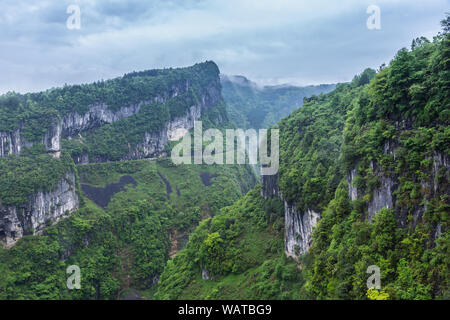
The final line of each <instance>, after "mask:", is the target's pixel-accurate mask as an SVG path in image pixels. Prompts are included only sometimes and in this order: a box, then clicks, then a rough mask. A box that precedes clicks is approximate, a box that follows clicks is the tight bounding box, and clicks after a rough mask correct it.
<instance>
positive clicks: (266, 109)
mask: <svg viewBox="0 0 450 320" xmlns="http://www.w3.org/2000/svg"><path fill="white" fill-rule="evenodd" d="M220 80H221V84H222V92H223V97H224V99H225V101H226V105H227V107H226V108H227V113H228V117H229V118H230V120H231V121H233V122H234V123H235V124H236V125H237V126H238V127H239V128H243V129H248V128H252V129H261V128H268V127H270V126H271V125H274V124H276V123H277V122H278V121H279V120H280V119H281V118H284V117H286V116H288V115H289V114H290V113H291V112H292V111H294V110H295V109H298V108H300V107H301V106H302V104H303V98H308V97H310V96H312V95H318V94H320V93H327V92H330V91H331V90H333V89H334V87H335V85H334V84H322V85H318V86H307V87H296V86H292V85H279V86H259V85H257V84H256V83H254V82H252V81H250V80H248V79H247V78H245V77H243V76H227V75H221V76H220Z"/></svg>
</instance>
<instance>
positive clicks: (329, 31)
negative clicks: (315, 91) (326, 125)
mask: <svg viewBox="0 0 450 320" xmlns="http://www.w3.org/2000/svg"><path fill="white" fill-rule="evenodd" d="M373 5H375V6H377V8H379V13H380V14H379V19H375V20H374V19H372V18H373V11H369V13H368V11H367V9H368V7H369V6H373ZM73 6H77V7H76V8H79V13H80V15H79V18H80V19H79V22H80V23H79V25H77V24H76V23H77V20H76V19H74V18H77V17H78V16H77V15H76V14H75V15H74V13H76V11H73V10H72V9H71V8H73ZM68 9H70V10H68ZM445 12H450V0H422V1H418V0H416V1H415V0H409V1H408V0H369V1H365V0H315V1H312V0H308V1H303V0H272V1H268V0H220V1H219V0H185V1H181V0H172V1H167V0H164V1H162V0H98V1H93V0H0V70H1V77H0V93H5V92H8V91H16V92H22V93H23V92H32V91H33V92H34V91H41V90H46V89H48V88H52V87H58V86H62V85H64V84H80V83H87V82H93V81H97V80H101V79H105V80H106V79H110V78H114V77H117V76H121V75H123V74H124V73H128V72H132V71H140V70H147V69H155V68H164V67H183V66H189V65H192V64H195V63H198V62H202V61H206V60H213V61H215V62H216V63H217V65H218V66H219V68H220V70H221V73H223V74H228V75H244V76H246V77H248V78H249V79H251V80H253V81H255V82H257V83H259V84H261V85H268V84H272V85H275V84H284V83H290V84H295V85H310V84H320V83H336V82H345V81H350V80H351V79H352V78H353V76H354V75H355V74H358V73H360V72H362V71H363V70H364V69H365V68H367V67H371V68H374V69H376V68H378V67H379V66H380V65H381V64H382V63H388V62H389V61H390V60H391V59H392V58H393V57H394V56H395V53H396V52H397V51H398V50H399V49H401V48H402V47H409V46H410V44H411V41H412V39H414V38H416V37H419V36H426V37H428V38H430V39H432V37H433V36H434V35H436V34H437V33H438V32H439V31H440V29H441V28H440V23H439V22H440V20H442V19H443V18H444V16H445ZM371 16H372V18H371ZM367 20H369V22H371V25H373V23H374V22H378V21H379V27H380V28H379V29H373V28H368V26H367ZM68 26H69V27H68ZM74 26H75V27H78V26H79V28H74Z"/></svg>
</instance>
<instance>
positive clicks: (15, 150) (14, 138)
mask: <svg viewBox="0 0 450 320" xmlns="http://www.w3.org/2000/svg"><path fill="white" fill-rule="evenodd" d="M24 127H25V125H24V124H21V125H20V126H19V128H18V129H16V130H14V131H13V132H0V158H1V157H7V156H8V155H11V154H15V155H19V154H20V153H21V152H22V150H23V149H24V148H30V147H31V146H32V145H33V144H34V143H33V142H30V141H27V139H26V138H25V137H24V134H23V130H24ZM38 143H41V144H43V145H44V147H45V149H46V150H47V151H48V152H50V153H54V154H55V155H56V156H57V157H59V154H58V152H59V151H60V150H61V122H60V121H59V120H58V119H57V118H53V119H52V125H51V127H50V129H49V130H48V131H47V132H46V133H45V134H44V135H43V137H42V138H41V139H40V141H38Z"/></svg>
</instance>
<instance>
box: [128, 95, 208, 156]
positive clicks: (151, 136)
mask: <svg viewBox="0 0 450 320" xmlns="http://www.w3.org/2000/svg"><path fill="white" fill-rule="evenodd" d="M204 107H205V106H203V105H201V104H200V105H195V106H192V107H190V108H189V110H188V112H187V113H186V114H185V115H184V116H181V117H176V118H174V119H173V120H170V121H168V122H166V124H165V125H164V128H163V129H162V130H159V131H154V132H146V133H145V135H144V139H143V141H142V142H140V143H139V144H138V145H137V146H135V147H134V148H130V152H129V153H128V154H127V155H126V156H125V157H124V158H123V160H136V159H142V158H148V157H150V156H157V155H159V154H160V153H161V152H162V151H163V150H164V147H165V146H166V144H167V143H168V142H169V141H178V140H179V139H181V138H182V137H184V135H185V134H186V133H187V132H188V130H190V129H192V128H194V121H195V120H199V119H200V117H201V115H202V112H201V111H202V108H204Z"/></svg>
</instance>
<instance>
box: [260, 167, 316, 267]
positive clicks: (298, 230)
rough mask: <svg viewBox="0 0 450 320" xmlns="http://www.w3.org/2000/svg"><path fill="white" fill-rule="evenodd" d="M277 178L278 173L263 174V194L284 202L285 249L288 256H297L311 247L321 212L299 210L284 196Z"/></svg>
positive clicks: (265, 196) (266, 197)
mask: <svg viewBox="0 0 450 320" xmlns="http://www.w3.org/2000/svg"><path fill="white" fill-rule="evenodd" d="M277 180H278V176H277V175H272V176H267V175H266V176H262V177H261V183H262V186H261V196H262V197H264V198H265V199H268V198H274V197H278V198H280V199H281V200H282V201H283V202H284V219H285V227H284V228H285V236H284V250H285V253H286V255H287V256H290V257H293V258H297V257H299V256H300V255H302V254H305V253H306V252H308V250H309V248H310V247H311V237H312V233H313V228H314V227H315V226H316V224H317V221H318V220H319V219H320V213H318V212H315V211H314V210H311V209H308V210H306V211H305V212H302V211H299V210H297V208H296V206H295V204H293V203H289V202H287V201H286V200H285V199H284V198H283V196H282V194H281V192H280V188H279V187H278V183H277Z"/></svg>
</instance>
